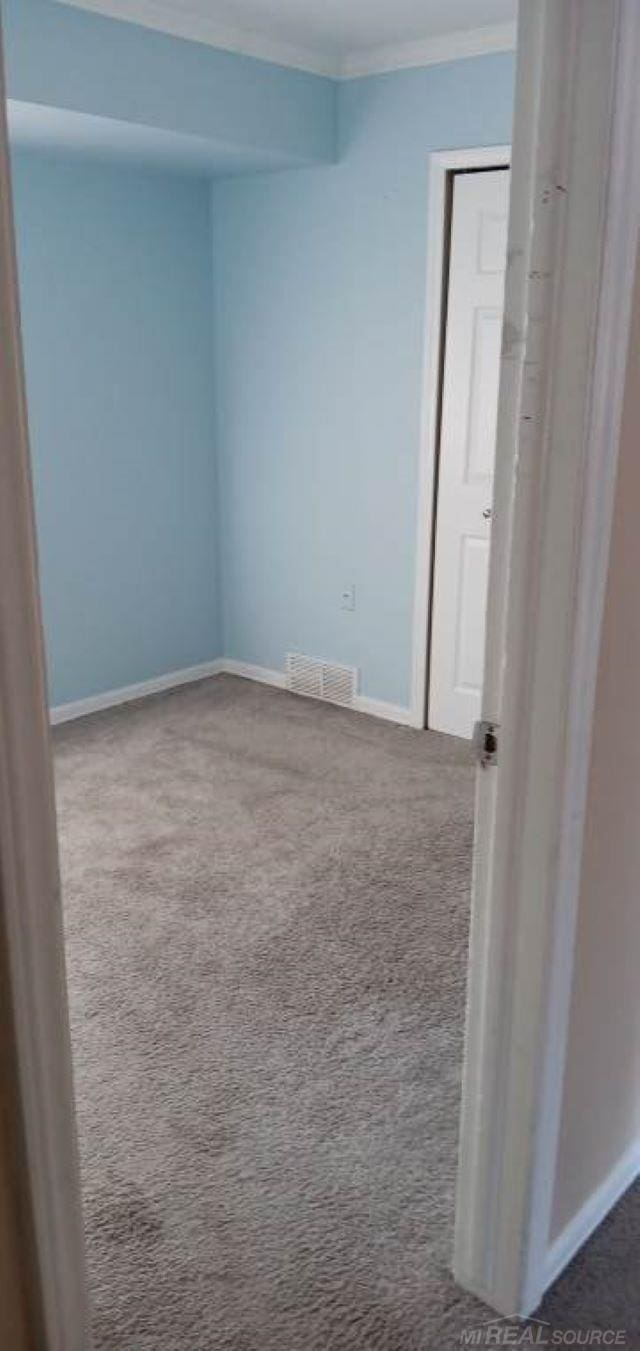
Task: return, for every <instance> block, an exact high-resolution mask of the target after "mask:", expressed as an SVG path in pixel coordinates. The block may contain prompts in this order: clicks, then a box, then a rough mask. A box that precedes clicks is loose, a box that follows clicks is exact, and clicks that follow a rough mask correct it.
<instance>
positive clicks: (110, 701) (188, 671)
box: [49, 657, 225, 726]
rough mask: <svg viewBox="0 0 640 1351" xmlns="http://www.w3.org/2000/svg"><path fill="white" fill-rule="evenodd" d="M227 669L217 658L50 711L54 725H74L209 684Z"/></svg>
mask: <svg viewBox="0 0 640 1351" xmlns="http://www.w3.org/2000/svg"><path fill="white" fill-rule="evenodd" d="M224 669H225V667H224V663H223V662H222V661H221V660H220V658H218V657H216V659H215V660H214V661H205V662H201V663H200V665H199V666H186V667H184V668H183V670H181V671H167V673H166V675H161V676H154V677H153V678H152V679H151V680H141V681H140V682H139V683H138V684H136V685H122V686H121V687H120V688H119V689H116V690H105V691H104V693H102V694H91V695H89V697H88V698H87V699H75V700H73V701H72V702H71V703H68V704H57V705H56V706H55V707H54V708H52V709H51V710H50V715H49V716H50V720H51V725H52V726H56V725H57V724H58V723H61V722H72V721H73V720H74V719H75V718H86V717H88V716H89V714H90V713H101V712H102V710H103V709H106V708H116V707H117V706H118V704H129V703H132V702H133V700H135V699H146V698H147V697H148V696H149V695H150V694H160V693H161V691H162V690H173V689H177V688H178V687H179V686H180V685H190V684H192V683H193V681H195V680H206V679H207V678H208V677H209V676H213V675H218V674H219V672H220V671H223V670H224Z"/></svg>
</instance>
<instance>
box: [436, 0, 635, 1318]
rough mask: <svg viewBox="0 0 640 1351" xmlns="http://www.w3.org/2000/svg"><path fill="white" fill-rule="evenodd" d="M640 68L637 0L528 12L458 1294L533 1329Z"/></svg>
mask: <svg viewBox="0 0 640 1351" xmlns="http://www.w3.org/2000/svg"><path fill="white" fill-rule="evenodd" d="M639 65H640V6H638V4H637V0H610V3H609V4H607V5H603V4H602V3H601V0H537V3H536V4H535V5H531V4H529V3H527V0H525V3H524V4H523V5H521V7H520V26H519V44H518V79H517V95H516V118H515V126H514V155H513V168H512V180H511V215H510V225H509V244H508V256H509V261H508V266H507V278H506V295H505V320H504V331H503V357H502V371H501V386H500V407H499V413H498V445H497V458H496V483H495V491H494V503H495V510H494V522H493V527H494V535H493V538H492V554H491V565H490V566H491V573H490V592H489V610H488V616H487V635H488V641H487V653H486V660H485V682H484V700H485V702H484V703H483V716H484V717H485V718H487V719H491V720H492V721H494V720H495V721H497V723H498V724H499V727H500V731H499V742H498V764H497V766H496V767H495V768H492V769H489V770H486V771H484V772H483V771H481V770H479V771H478V775H477V779H478V784H477V812H476V850H475V856H474V899H473V908H472V936H471V956H470V963H469V996H468V1008H467V1037H466V1053H465V1070H464V1084H463V1102H462V1119H461V1144H460V1163H459V1172H458V1200H457V1215H456V1238H455V1257H454V1272H455V1275H456V1278H457V1279H458V1281H459V1282H460V1283H461V1284H462V1285H464V1286H466V1287H467V1288H468V1289H471V1290H473V1291H474V1292H475V1293H476V1294H478V1295H480V1297H481V1298H483V1299H484V1300H485V1301H486V1302H487V1303H489V1304H491V1305H492V1306H493V1307H495V1308H496V1309H498V1310H500V1312H502V1313H504V1314H514V1313H517V1314H521V1315H526V1314H529V1313H530V1312H531V1311H532V1310H533V1309H535V1308H536V1307H537V1305H538V1303H539V1301H540V1299H541V1297H542V1294H543V1292H544V1289H545V1287H546V1285H547V1284H548V1282H549V1280H550V1279H551V1278H552V1277H553V1276H555V1275H557V1274H558V1269H557V1267H556V1268H552V1266H551V1263H550V1257H549V1254H550V1222H551V1206H552V1201H553V1191H554V1185H555V1168H556V1157H557V1145H558V1134H559V1126H560V1115H561V1107H562V1092H563V1083H564V1074H565V1056H566V1041H567V1025H568V1016H569V1007H570V998H571V985H572V974H573V963H574V948H575V927H576V910H577V900H578V891H579V882H580V861H581V855H582V843H583V834H584V822H585V804H586V793H587V782H588V773H589V760H590V745H591V731H592V719H593V710H594V702H595V688H596V678H597V668H598V658H599V647H600V631H601V618H602V609H603V602H604V592H605V585H606V575H607V565H608V553H609V542H610V536H611V522H612V510H613V498H614V487H615V478H616V468H617V456H618V443H619V431H620V418H621V411H622V400H623V389H624V377H625V366H626V357H627V347H628V335H629V320H630V304H631V296H632V292H633V282H634V276H635V267H636V247H637V241H638V228H639V223H640V84H639V82H638V80H637V70H638V66H639ZM603 1213H604V1212H603ZM600 1218H603V1215H599V1216H598V1217H597V1219H600ZM595 1222H596V1217H594V1223H595ZM585 1236H586V1235H585V1234H583V1235H582V1237H583V1238H584V1237H585ZM571 1255H572V1254H571V1253H568V1252H567V1253H565V1260H568V1259H569V1257H570V1256H571Z"/></svg>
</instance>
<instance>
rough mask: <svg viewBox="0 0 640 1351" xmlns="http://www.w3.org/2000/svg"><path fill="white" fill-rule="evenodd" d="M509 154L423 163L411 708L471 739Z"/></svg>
mask: <svg viewBox="0 0 640 1351" xmlns="http://www.w3.org/2000/svg"><path fill="white" fill-rule="evenodd" d="M509 163H510V148H509V147H508V146H494V147H487V148H479V149H469V150H462V151H443V152H438V153H435V154H433V155H431V156H430V174H429V201H430V213H429V222H430V231H429V251H428V273H427V329H426V342H425V351H426V356H427V368H426V371H425V383H424V405H423V409H424V412H423V446H422V451H423V453H422V461H421V466H420V485H419V492H418V500H419V520H418V537H417V538H418V553H417V575H416V607H415V627H414V648H415V662H414V689H413V701H412V702H413V712H414V719H415V722H416V724H417V725H418V726H421V727H429V728H431V729H432V730H434V731H440V732H445V733H448V734H449V735H453V736H460V737H464V738H467V739H470V738H471V736H472V733H473V726H474V723H475V721H476V720H477V718H479V716H480V701H481V691H482V668H483V662H484V645H485V644H484V628H485V610H486V597H487V584H488V564H489V539H490V530H491V516H492V492H493V464H494V457H495V440H496V419H497V408H498V386H499V373H500V335H501V329H502V313H503V304H504V273H505V266H506V243H507V223H508V210H509Z"/></svg>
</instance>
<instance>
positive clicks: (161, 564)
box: [14, 154, 220, 704]
mask: <svg viewBox="0 0 640 1351" xmlns="http://www.w3.org/2000/svg"><path fill="white" fill-rule="evenodd" d="M14 195H15V207H16V225H17V231H16V233H17V243H18V255H19V276H20V287H21V307H22V323H23V338H24V351H25V365H26V376H27V392H28V401H29V421H30V432H31V447H32V455H33V462H34V479H35V490H36V511H37V523H38V536H39V551H40V572H41V583H42V592H43V603H44V617H45V629H46V637H47V649H48V659H49V677H50V694H51V701H52V703H53V704H59V703H63V702H65V701H67V700H73V699H78V698H83V697H85V696H87V695H90V694H95V693H98V692H101V691H104V690H109V689H114V688H117V687H118V686H122V685H127V684H130V683H133V682H136V681H138V680H145V679H149V678H150V677H152V676H154V675H158V674H161V673H162V672H166V671H171V670H176V669H178V668H180V667H185V666H190V665H193V664H195V663H198V662H201V661H206V660H208V659H209V658H211V657H214V656H216V655H217V654H218V653H219V652H220V645H219V631H218V615H217V591H216V587H217V567H216V515H215V513H216V494H215V463H214V454H213V428H212V388H211V386H212V375H211V373H212V335H211V235H210V201H209V184H208V182H205V181H202V182H197V181H194V180H192V179H189V180H183V179H181V178H180V177H169V176H161V175H157V176H156V175H154V174H151V173H147V174H145V173H144V172H143V173H141V172H140V171H136V172H133V171H125V170H120V169H113V168H107V167H105V166H92V165H89V164H83V163H81V162H75V163H71V162H66V161H65V160H62V159H59V160H56V159H55V158H51V157H47V158H46V159H45V158H42V157H40V156H38V155H35V154H25V155H18V156H16V157H15V158H14Z"/></svg>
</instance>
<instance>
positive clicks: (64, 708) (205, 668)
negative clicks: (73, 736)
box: [50, 657, 414, 727]
mask: <svg viewBox="0 0 640 1351" xmlns="http://www.w3.org/2000/svg"><path fill="white" fill-rule="evenodd" d="M215 675H235V676H240V677H242V679H244V680H254V681H256V682H257V683H258V684H260V685H271V686H272V687H273V688H274V689H278V690H283V689H286V687H287V678H286V676H285V673H284V671H274V670H271V669H270V668H269V667H267V666H254V665H252V664H251V663H250V662H244V661H235V660H234V659H233V658H231V657H216V658H215V660H214V661H208V662H202V663H201V664H200V665H199V666H188V667H185V668H184V669H183V670H182V671H168V672H167V674H166V675H161V676H154V677H153V679H151V680H142V681H140V682H139V683H138V684H136V685H123V686H121V688H120V689H117V690H105V691H104V693H102V694H92V695H90V696H89V698H87V699H76V700H74V701H73V702H72V703H68V704H57V705H56V706H55V707H54V708H52V709H51V711H50V721H51V725H52V726H53V727H55V726H58V725H59V724H60V723H63V722H73V721H74V720H75V719H76V718H86V717H88V716H89V715H90V714H91V713H101V712H103V711H104V710H105V709H108V708H117V707H118V705H119V704H129V703H133V702H134V701H135V700H136V699H146V698H148V696H149V695H152V694H160V693H161V692H162V691H163V690H173V689H179V687H180V686H181V685H191V684H193V683H194V681H196V680H207V679H208V678H209V677H210V676H215ZM331 707H338V705H331ZM349 707H350V709H351V711H352V712H354V713H366V714H367V715H368V716H369V717H371V718H382V719H384V720H385V721H386V722H396V723H399V724H400V726H402V727H411V726H413V725H414V724H413V721H412V714H411V710H410V709H409V708H405V707H404V706H403V705H402V704H391V703H387V702H386V701H385V700H383V699H371V698H369V696H368V695H366V694H358V695H356V698H355V699H354V701H353V703H352V704H350V705H349Z"/></svg>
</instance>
